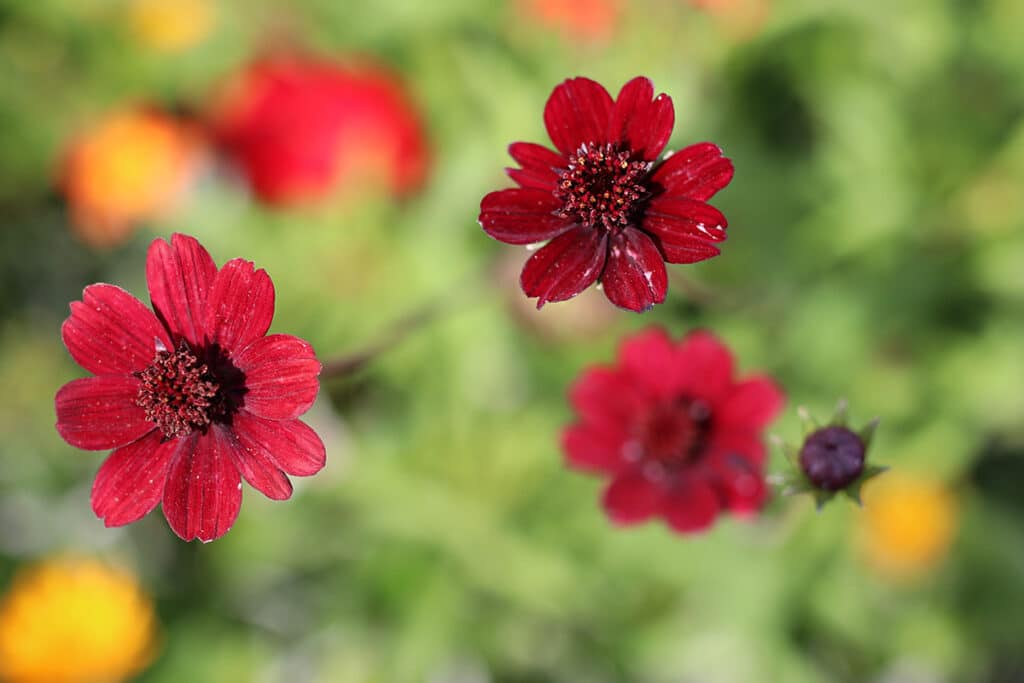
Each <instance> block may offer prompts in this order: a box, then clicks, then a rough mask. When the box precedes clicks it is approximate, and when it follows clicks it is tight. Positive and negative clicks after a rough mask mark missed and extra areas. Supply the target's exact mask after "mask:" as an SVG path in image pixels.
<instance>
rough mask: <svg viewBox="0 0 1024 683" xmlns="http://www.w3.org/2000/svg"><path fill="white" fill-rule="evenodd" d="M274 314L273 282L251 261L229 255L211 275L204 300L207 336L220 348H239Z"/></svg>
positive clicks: (262, 332)
mask: <svg viewBox="0 0 1024 683" xmlns="http://www.w3.org/2000/svg"><path fill="white" fill-rule="evenodd" d="M273 318H274V283H273V282H271V281H270V276H269V275H267V271H265V270H263V269H260V270H255V269H254V268H253V264H252V262H251V261H246V260H244V259H232V260H230V261H228V262H227V263H225V264H224V267H223V268H221V269H220V271H219V272H218V273H217V277H216V278H214V281H213V287H212V290H211V292H210V299H209V301H207V302H206V323H205V325H204V327H205V329H206V334H207V338H208V339H209V341H211V342H215V343H217V344H220V346H221V348H223V349H241V348H245V347H246V346H248V345H249V344H250V343H252V342H253V341H255V340H257V339H259V338H260V337H262V336H263V335H265V334H266V333H267V330H268V329H270V321H271V320H273Z"/></svg>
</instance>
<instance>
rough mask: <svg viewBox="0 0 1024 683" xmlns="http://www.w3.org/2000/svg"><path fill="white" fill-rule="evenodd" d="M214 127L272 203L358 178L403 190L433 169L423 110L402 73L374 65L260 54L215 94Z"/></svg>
mask: <svg viewBox="0 0 1024 683" xmlns="http://www.w3.org/2000/svg"><path fill="white" fill-rule="evenodd" d="M210 127H211V129H212V131H213V136H214V139H215V140H216V141H217V143H218V145H219V147H220V149H221V150H222V151H223V152H224V153H225V154H226V155H227V156H228V158H230V159H231V160H232V161H234V162H235V164H236V165H237V166H238V167H239V169H241V171H242V173H243V174H244V175H245V177H246V179H247V180H248V182H249V184H250V185H251V187H252V189H253V192H254V193H255V194H256V196H257V197H259V198H260V199H261V200H262V201H264V202H267V203H268V204H273V205H296V204H302V203H308V202H311V201H315V200H318V199H322V198H324V197H326V196H328V195H330V194H331V193H332V192H334V191H336V190H338V189H339V188H340V187H343V186H346V185H349V184H351V183H355V184H359V183H369V184H371V185H373V184H374V183H380V184H381V185H382V186H383V187H385V188H387V189H388V190H390V191H391V192H393V193H394V194H396V195H404V194H407V193H408V192H410V191H412V190H414V189H415V188H416V187H418V186H419V185H420V184H421V183H422V182H423V179H424V177H425V175H426V171H427V161H428V153H427V143H426V138H425V134H424V132H423V124H422V121H421V116H420V114H419V112H418V110H417V108H416V107H415V106H414V104H413V103H412V101H411V99H410V97H409V95H408V93H407V92H406V90H405V88H404V86H403V85H402V83H401V81H400V80H399V79H398V78H396V77H395V75H394V74H392V73H390V72H388V71H387V70H385V69H383V68H382V67H379V66H376V65H370V64H365V63H364V64H353V65H342V64H338V63H334V62H330V61H325V60H318V59H315V58H309V57H302V56H287V57H286V56H276V57H273V58H268V59H264V60H260V61H257V62H255V63H253V64H251V65H249V67H248V68H247V69H245V70H244V71H243V72H242V73H241V74H239V76H238V77H237V78H235V79H234V80H233V81H232V82H230V83H229V84H228V87H227V88H225V90H224V92H223V93H222V94H221V96H220V97H219V98H218V99H217V101H216V102H215V105H214V107H213V111H212V113H211V116H210Z"/></svg>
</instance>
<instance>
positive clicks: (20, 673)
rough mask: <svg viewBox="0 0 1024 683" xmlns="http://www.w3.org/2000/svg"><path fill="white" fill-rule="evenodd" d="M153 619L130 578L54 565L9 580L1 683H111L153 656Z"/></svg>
mask: <svg viewBox="0 0 1024 683" xmlns="http://www.w3.org/2000/svg"><path fill="white" fill-rule="evenodd" d="M155 636H156V619H155V615H154V612H153V606H152V603H151V602H150V600H149V598H148V597H147V596H146V595H145V594H144V593H143V592H142V590H141V589H140V587H139V585H138V584H137V583H136V581H135V578H134V577H133V576H132V575H131V574H129V573H127V572H125V571H122V570H118V569H114V568H111V567H108V566H107V565H104V564H102V563H100V562H97V561H95V560H88V559H59V560H51V561H49V562H45V563H43V564H41V565H39V566H37V567H35V568H33V569H30V570H27V571H23V572H22V573H21V574H19V575H18V576H16V577H15V579H14V581H13V583H12V584H11V586H10V588H9V590H8V591H7V594H6V595H5V596H4V597H3V600H2V602H0V680H2V681H4V682H5V683H100V682H102V683H114V682H117V681H124V680H126V679H127V678H128V677H130V676H132V675H134V674H136V673H138V672H139V671H141V670H142V669H143V668H145V667H146V665H148V664H149V663H150V661H152V659H153V655H154V653H155V642H156V639H155Z"/></svg>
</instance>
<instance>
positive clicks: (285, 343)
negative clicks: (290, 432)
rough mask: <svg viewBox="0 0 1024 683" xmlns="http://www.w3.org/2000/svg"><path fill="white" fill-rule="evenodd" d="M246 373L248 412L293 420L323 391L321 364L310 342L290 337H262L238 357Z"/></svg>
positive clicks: (283, 335)
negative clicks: (320, 379) (320, 378)
mask: <svg viewBox="0 0 1024 683" xmlns="http://www.w3.org/2000/svg"><path fill="white" fill-rule="evenodd" d="M235 365H236V366H237V367H238V369H239V370H241V371H242V372H243V373H245V388H246V393H245V395H244V396H243V397H242V400H243V405H244V407H245V409H246V410H248V411H250V412H252V413H254V414H256V415H259V416H260V417H266V418H270V419H272V420H290V419H292V418H295V417H298V416H299V415H301V414H302V413H304V412H306V411H307V410H309V407H310V406H311V405H313V401H315V400H316V394H317V392H318V391H319V390H320V382H319V381H318V380H317V375H319V374H320V361H318V360H317V359H316V354H315V353H314V352H313V347H312V346H310V345H309V344H308V343H307V342H305V341H303V340H302V339H299V338H298V337H293V336H291V335H287V334H272V335H270V336H269V337H261V338H260V339H257V340H256V341H254V342H253V343H252V344H250V345H249V346H247V347H246V348H245V349H244V350H243V351H242V352H241V353H239V354H238V355H237V356H235Z"/></svg>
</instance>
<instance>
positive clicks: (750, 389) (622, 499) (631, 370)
mask: <svg viewBox="0 0 1024 683" xmlns="http://www.w3.org/2000/svg"><path fill="white" fill-rule="evenodd" d="M569 399H570V401H571V403H572V405H573V407H574V408H575V409H576V412H577V414H578V415H579V419H578V421H577V422H576V423H575V424H573V425H571V426H570V427H568V428H567V429H566V430H565V432H564V434H563V439H562V445H563V449H564V451H565V455H566V459H567V462H568V463H569V465H570V466H572V467H575V468H577V469H581V470H584V471H589V472H595V473H597V474H600V475H603V476H606V477H608V478H609V479H610V480H611V482H610V484H609V486H608V487H607V489H605V492H604V500H603V504H604V508H605V511H606V512H607V514H608V516H609V517H610V518H611V519H612V520H613V521H614V522H616V523H618V524H635V523H638V522H644V521H647V520H648V519H650V518H652V517H662V518H664V520H665V521H666V522H667V523H668V525H669V526H670V527H671V528H672V529H674V530H676V531H678V532H682V533H688V532H694V531H700V530H702V529H706V528H707V527H709V526H711V524H712V523H713V522H714V520H715V517H716V516H717V515H718V514H719V512H721V511H723V510H729V511H731V512H734V513H739V514H751V513H754V512H756V511H757V510H759V509H760V508H761V505H762V503H763V502H764V500H765V496H766V490H765V481H764V474H763V464H764V460H765V448H764V444H763V442H762V438H761V431H762V430H763V429H764V427H765V426H766V425H767V424H768V423H769V422H771V420H772V419H773V418H774V417H775V416H776V415H777V414H778V413H779V411H780V410H781V409H782V405H783V403H784V402H785V398H784V396H783V394H782V391H781V390H780V389H779V388H778V387H777V386H776V384H775V382H774V381H773V380H771V379H770V378H769V377H766V376H760V375H755V376H750V377H747V378H745V379H743V380H740V381H738V380H737V379H736V378H735V377H734V373H733V359H732V354H731V353H730V351H729V349H728V348H726V347H725V346H724V345H723V344H722V343H721V342H720V341H718V339H716V338H715V337H714V336H713V335H712V334H710V333H708V332H694V333H692V334H690V335H688V336H687V337H685V338H684V339H683V340H682V341H681V342H679V343H678V344H673V343H672V341H671V340H670V339H669V338H668V336H667V335H666V334H665V333H664V332H663V331H661V330H649V331H646V332H642V333H640V334H638V335H636V336H634V337H631V338H629V339H627V340H626V341H625V342H624V343H623V344H622V347H621V349H620V352H619V362H618V364H617V365H616V366H613V367H597V368H591V369H590V370H587V371H586V372H584V373H583V374H582V375H581V376H580V378H579V379H578V380H577V381H576V383H575V384H574V385H573V387H572V389H571V390H570V394H569Z"/></svg>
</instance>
